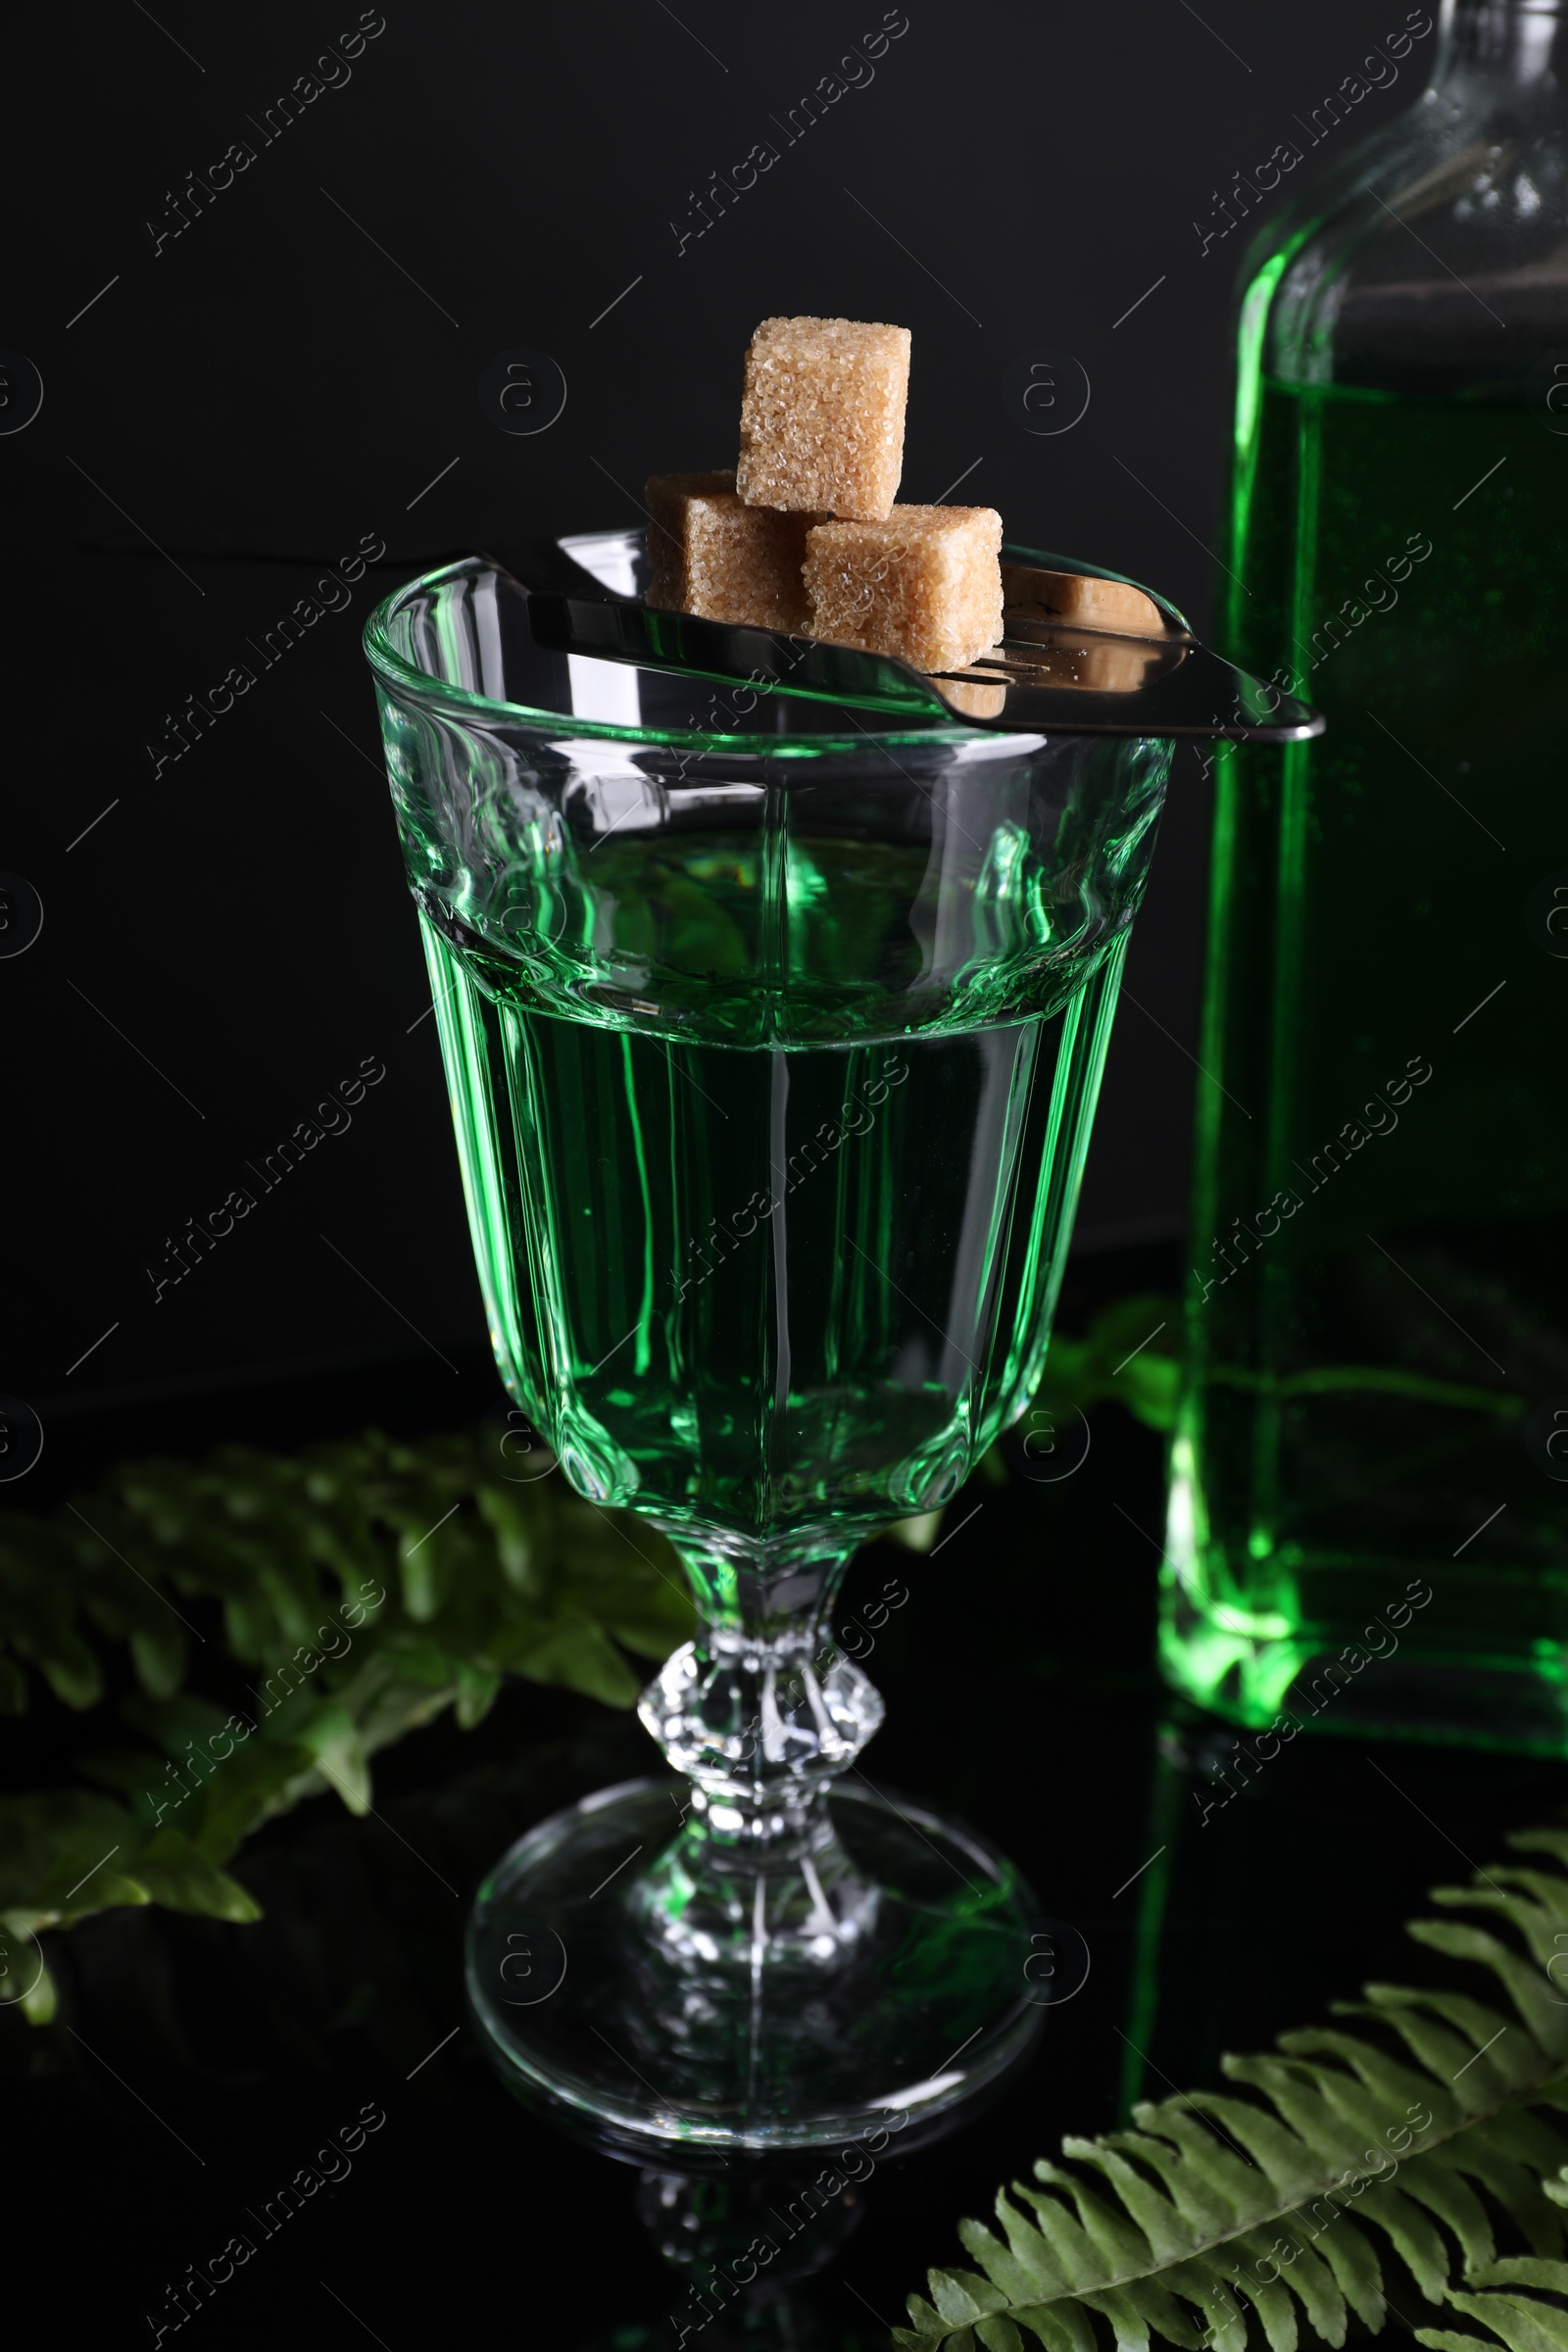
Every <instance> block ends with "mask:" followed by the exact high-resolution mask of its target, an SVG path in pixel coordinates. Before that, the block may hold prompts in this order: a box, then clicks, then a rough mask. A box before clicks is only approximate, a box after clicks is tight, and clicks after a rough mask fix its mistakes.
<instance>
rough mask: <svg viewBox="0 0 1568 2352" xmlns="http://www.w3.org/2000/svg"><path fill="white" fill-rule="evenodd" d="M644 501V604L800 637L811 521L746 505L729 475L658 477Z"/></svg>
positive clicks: (803, 624) (804, 615)
mask: <svg viewBox="0 0 1568 2352" xmlns="http://www.w3.org/2000/svg"><path fill="white" fill-rule="evenodd" d="M647 499H648V518H649V519H648V560H649V564H650V568H651V570H652V574H653V576H652V578H651V579H650V581H649V584H648V597H647V601H648V603H649V604H651V605H657V606H658V607H660V609H661V610H662V611H663V612H666V613H697V614H698V615H699V616H700V617H701V618H702V619H704V620H728V621H734V622H738V623H742V624H745V625H747V626H749V627H752V628H757V629H785V630H788V631H789V632H790V633H791V634H792V635H796V636H800V635H803V634H804V633H805V630H806V626H807V612H806V585H805V582H804V580H803V579H802V576H801V566H802V564H804V562H805V560H806V534H807V530H808V528H809V525H810V523H811V522H812V521H813V520H814V519H815V517H814V516H813V515H782V514H777V513H775V512H774V511H773V509H771V508H769V507H749V506H747V504H746V502H745V501H744V499H740V498H737V497H736V495H735V476H734V474H733V473H656V474H655V475H654V476H653V478H652V479H651V481H650V482H649V484H648V489H647Z"/></svg>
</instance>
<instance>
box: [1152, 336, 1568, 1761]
mask: <svg viewBox="0 0 1568 2352" xmlns="http://www.w3.org/2000/svg"><path fill="white" fill-rule="evenodd" d="M1423 546H1430V551H1431V552H1430V553H1429V554H1428V555H1426V556H1425V557H1424V558H1423V559H1421V560H1417V557H1418V553H1419V550H1420V549H1421V548H1422V547H1423ZM1233 549H1234V551H1235V552H1234V553H1233V555H1232V557H1231V562H1232V564H1233V565H1234V569H1235V572H1236V574H1237V575H1238V576H1237V579H1236V582H1235V586H1234V589H1233V591H1232V595H1231V600H1230V601H1231V619H1230V632H1229V643H1228V645H1227V648H1226V650H1227V651H1228V652H1229V653H1231V654H1232V655H1233V656H1234V657H1235V658H1236V659H1238V660H1240V661H1242V662H1248V663H1250V665H1251V666H1252V667H1254V668H1256V669H1259V670H1262V671H1265V672H1268V671H1272V670H1275V669H1276V667H1278V668H1280V669H1281V670H1282V671H1283V672H1284V673H1285V674H1286V675H1287V676H1288V677H1290V678H1291V679H1292V680H1293V682H1294V683H1295V686H1296V688H1297V690H1298V691H1299V692H1301V693H1304V694H1306V695H1307V696H1309V697H1310V699H1311V700H1312V701H1314V702H1316V703H1318V704H1319V705H1320V706H1321V707H1322V709H1323V710H1324V711H1325V712H1326V713H1327V716H1328V719H1329V730H1328V733H1327V735H1326V736H1325V737H1324V738H1323V739H1322V740H1321V741H1319V742H1315V743H1311V744H1301V745H1297V746H1293V747H1292V748H1291V749H1290V750H1289V751H1288V752H1286V753H1285V754H1284V755H1283V756H1282V755H1280V754H1278V753H1271V752H1266V751H1257V750H1250V749H1249V750H1235V749H1227V750H1225V751H1224V752H1222V754H1221V756H1220V760H1219V771H1218V795H1217V804H1216V843H1215V897H1214V909H1213V922H1212V930H1211V940H1210V965H1209V979H1208V1000H1207V1028H1206V1039H1205V1043H1204V1046H1203V1048H1202V1060H1203V1063H1204V1065H1205V1068H1206V1070H1207V1071H1209V1072H1211V1073H1213V1076H1214V1078H1215V1080H1217V1081H1218V1082H1219V1083H1217V1084H1208V1083H1202V1084H1201V1086H1200V1098H1199V1119H1200V1134H1199V1150H1198V1174H1197V1192H1196V1201H1195V1212H1194V1223H1193V1250H1194V1259H1193V1262H1194V1267H1195V1278H1194V1279H1195V1289H1194V1294H1193V1306H1192V1314H1191V1318H1190V1334H1189V1336H1190V1342H1191V1348H1192V1370H1191V1376H1190V1380H1189V1385H1188V1390H1187V1394H1186V1398H1185V1402H1184V1405H1183V1410H1182V1418H1181V1425H1180V1428H1179V1431H1178V1436H1177V1442H1176V1448H1175V1458H1174V1472H1175V1477H1174V1486H1173V1502H1172V1520H1171V1555H1172V1563H1173V1572H1174V1573H1173V1576H1172V1581H1171V1585H1170V1591H1169V1601H1170V1605H1169V1608H1168V1610H1167V1623H1166V1635H1165V1658H1166V1665H1167V1670H1168V1671H1169V1672H1170V1674H1171V1675H1172V1677H1173V1679H1175V1680H1176V1681H1177V1682H1178V1684H1179V1685H1180V1686H1182V1687H1183V1688H1185V1689H1186V1690H1188V1691H1190V1692H1192V1693H1193V1694H1194V1695H1195V1696H1197V1697H1199V1698H1201V1699H1203V1700H1205V1701H1208V1702H1210V1703H1217V1704H1220V1705H1221V1706H1223V1707H1225V1708H1227V1709H1228V1710H1229V1711H1230V1712H1232V1713H1233V1714H1237V1715H1239V1716H1240V1717H1241V1718H1242V1719H1243V1720H1244V1721H1247V1722H1250V1723H1252V1724H1261V1723H1263V1722H1266V1721H1267V1720H1268V1719H1269V1718H1270V1717H1271V1716H1272V1715H1273V1713H1274V1712H1275V1710H1276V1709H1277V1708H1279V1707H1281V1706H1289V1707H1290V1708H1291V1709H1292V1710H1293V1711H1294V1712H1296V1713H1297V1714H1299V1715H1301V1716H1303V1717H1308V1716H1312V1715H1315V1714H1317V1713H1319V1712H1322V1713H1323V1716H1324V1722H1325V1725H1326V1726H1327V1727H1328V1728H1334V1727H1335V1726H1336V1725H1337V1724H1338V1725H1339V1726H1340V1727H1341V1728H1347V1729H1348V1728H1366V1727H1367V1726H1368V1725H1378V1724H1382V1725H1384V1726H1385V1728H1389V1729H1394V1730H1398V1729H1408V1728H1412V1727H1413V1726H1415V1725H1418V1724H1419V1725H1423V1726H1424V1727H1425V1728H1426V1729H1428V1730H1430V1731H1435V1732H1437V1733H1439V1734H1440V1735H1441V1734H1442V1733H1444V1732H1445V1731H1451V1732H1454V1733H1458V1734H1460V1735H1461V1736H1464V1737H1467V1738H1471V1739H1475V1740H1494V1739H1495V1740H1499V1741H1503V1742H1505V1743H1509V1744H1522V1745H1535V1746H1544V1747H1550V1748H1558V1747H1560V1746H1561V1745H1562V1744H1563V1740H1564V1733H1563V1728H1562V1720H1561V1706H1560V1701H1559V1698H1558V1695H1557V1693H1558V1691H1559V1689H1560V1687H1561V1685H1562V1683H1563V1681H1564V1678H1565V1671H1568V1584H1565V1580H1564V1578H1563V1575H1562V1570H1563V1567H1564V1565H1565V1564H1568V1560H1565V1545H1564V1537H1563V1503H1564V1495H1563V1492H1562V1490H1561V1489H1560V1487H1558V1486H1557V1485H1555V1484H1554V1483H1553V1482H1552V1479H1551V1477H1550V1476H1549V1475H1548V1474H1546V1473H1545V1472H1544V1470H1543V1468H1542V1466H1541V1464H1540V1463H1539V1462H1538V1461H1537V1459H1536V1458H1535V1457H1534V1455H1533V1453H1532V1450H1531V1446H1530V1445H1529V1444H1528V1443H1527V1431H1528V1430H1530V1429H1532V1428H1533V1427H1534V1423H1533V1421H1532V1419H1531V1416H1532V1414H1533V1412H1536V1411H1537V1410H1538V1409H1539V1408H1540V1407H1541V1406H1542V1404H1543V1400H1548V1401H1549V1399H1550V1397H1552V1395H1553V1393H1564V1394H1559V1396H1558V1401H1559V1402H1561V1403H1564V1404H1568V1337H1565V1334H1568V1219H1565V1215H1564V1211H1565V1209H1568V1094H1565V1092H1564V1090H1563V1087H1562V1085H1561V1082H1560V1077H1559V1075H1558V1073H1559V1072H1560V1069H1561V1060H1562V1040H1563V1036H1564V1023H1565V1018H1568V962H1565V961H1564V960H1562V959H1561V952H1562V950H1563V949H1564V948H1565V947H1568V939H1561V938H1554V937H1553V935H1552V931H1551V929H1550V928H1548V922H1547V918H1548V916H1549V913H1550V909H1551V907H1552V906H1553V905H1561V906H1568V889H1565V890H1564V892H1563V894H1562V897H1561V899H1560V900H1557V901H1553V900H1552V898H1551V895H1550V894H1551V890H1552V887H1553V884H1554V881H1560V882H1562V883H1564V884H1568V870H1559V869H1568V804H1565V795H1564V784H1565V778H1564V752H1563V745H1564V740H1565V734H1568V664H1565V662H1564V658H1563V638H1562V623H1561V581H1562V578H1563V573H1564V565H1565V562H1568V441H1564V440H1563V439H1561V438H1558V437H1556V436H1554V435H1552V434H1551V433H1549V432H1547V431H1545V430H1544V429H1543V426H1542V425H1541V424H1540V423H1538V422H1537V421H1536V420H1535V418H1534V417H1532V416H1531V415H1530V413H1529V412H1528V411H1527V410H1526V409H1524V408H1523V407H1515V406H1505V405H1501V404H1495V403H1481V402H1476V403H1468V402H1459V401H1446V402H1445V401H1438V400H1420V399H1413V398H1403V397H1400V398H1396V397H1392V396H1389V395H1386V394H1382V393H1376V392H1356V391H1348V390H1340V389H1305V390H1301V389H1297V388H1295V387H1292V386H1286V385H1283V384H1277V383H1272V382H1270V383H1265V385H1264V387H1263V389H1262V394H1261V408H1260V414H1259V416H1258V417H1257V419H1256V429H1255V437H1254V438H1253V439H1252V441H1251V442H1250V446H1248V447H1247V448H1245V449H1244V451H1243V453H1242V457H1241V461H1240V465H1239V472H1238V492H1237V509H1236V515H1235V527H1234V533H1233ZM1375 607H1381V609H1374V608H1375ZM1331 616H1337V617H1334V618H1331ZM1565 928H1568V916H1565V917H1563V918H1562V919H1561V921H1560V922H1559V924H1558V925H1557V929H1558V930H1559V931H1560V930H1563V929H1565ZM1412 1065H1413V1066H1412ZM1423 1069H1429V1070H1430V1076H1427V1077H1425V1078H1421V1079H1420V1080H1419V1082H1415V1074H1416V1072H1418V1071H1420V1070H1423ZM1222 1090H1223V1091H1222ZM1564 1425H1565V1426H1568V1421H1565V1424H1564ZM1538 1450H1539V1448H1538ZM1489 1519H1490V1520H1491V1521H1492V1524H1491V1526H1490V1527H1489V1528H1488V1529H1487V1531H1486V1532H1485V1533H1484V1534H1479V1535H1478V1534H1477V1533H1476V1531H1478V1530H1480V1529H1481V1528H1482V1523H1483V1522H1486V1521H1488V1520H1489ZM1471 1538H1474V1539H1475V1540H1474V1541H1473V1542H1471V1543H1469V1544H1467V1543H1466V1539H1471ZM1456 1555H1457V1556H1456ZM1411 1586H1414V1587H1415V1588H1416V1590H1417V1592H1420V1591H1422V1590H1427V1591H1429V1592H1430V1594H1431V1597H1430V1599H1428V1600H1426V1601H1417V1603H1416V1606H1415V1610H1414V1611H1413V1612H1412V1611H1409V1610H1408V1609H1407V1610H1406V1614H1405V1616H1404V1618H1403V1620H1402V1627H1401V1631H1400V1633H1399V1635H1398V1638H1397V1642H1392V1643H1391V1642H1382V1641H1381V1638H1380V1637H1379V1636H1378V1634H1377V1632H1376V1626H1375V1621H1376V1619H1377V1617H1378V1616H1379V1614H1380V1613H1382V1614H1385V1615H1386V1614H1387V1612H1388V1611H1389V1610H1390V1608H1391V1607H1393V1606H1394V1605H1395V1604H1400V1605H1401V1606H1404V1605H1405V1596H1406V1593H1407V1588H1410V1587H1411ZM1347 1645H1349V1646H1351V1647H1353V1648H1354V1649H1355V1650H1356V1652H1357V1656H1358V1657H1361V1658H1364V1657H1365V1654H1366V1653H1367V1651H1368V1650H1369V1649H1371V1650H1374V1651H1376V1650H1377V1649H1379V1648H1380V1647H1382V1648H1386V1649H1389V1651H1390V1654H1389V1656H1388V1657H1386V1658H1384V1659H1383V1660H1382V1661H1381V1662H1379V1663H1377V1664H1367V1666H1366V1670H1365V1674H1364V1678H1363V1679H1362V1680H1361V1681H1359V1682H1355V1676H1356V1675H1359V1674H1360V1672H1361V1669H1360V1666H1359V1665H1358V1666H1356V1667H1355V1668H1354V1669H1353V1670H1352V1671H1350V1672H1342V1671H1340V1670H1339V1669H1336V1670H1334V1671H1333V1672H1330V1671H1329V1670H1328V1668H1327V1667H1326V1665H1325V1661H1326V1660H1328V1659H1330V1658H1338V1657H1339V1655H1340V1652H1341V1650H1342V1648H1344V1647H1346V1646H1347ZM1395 1649H1397V1658H1396V1657H1395V1655H1394V1654H1393V1652H1394V1650H1395ZM1352 1683H1354V1690H1353V1694H1352V1691H1351V1690H1350V1689H1348V1688H1347V1687H1346V1686H1347V1685H1349V1684H1352ZM1331 1702H1332V1703H1331Z"/></svg>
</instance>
